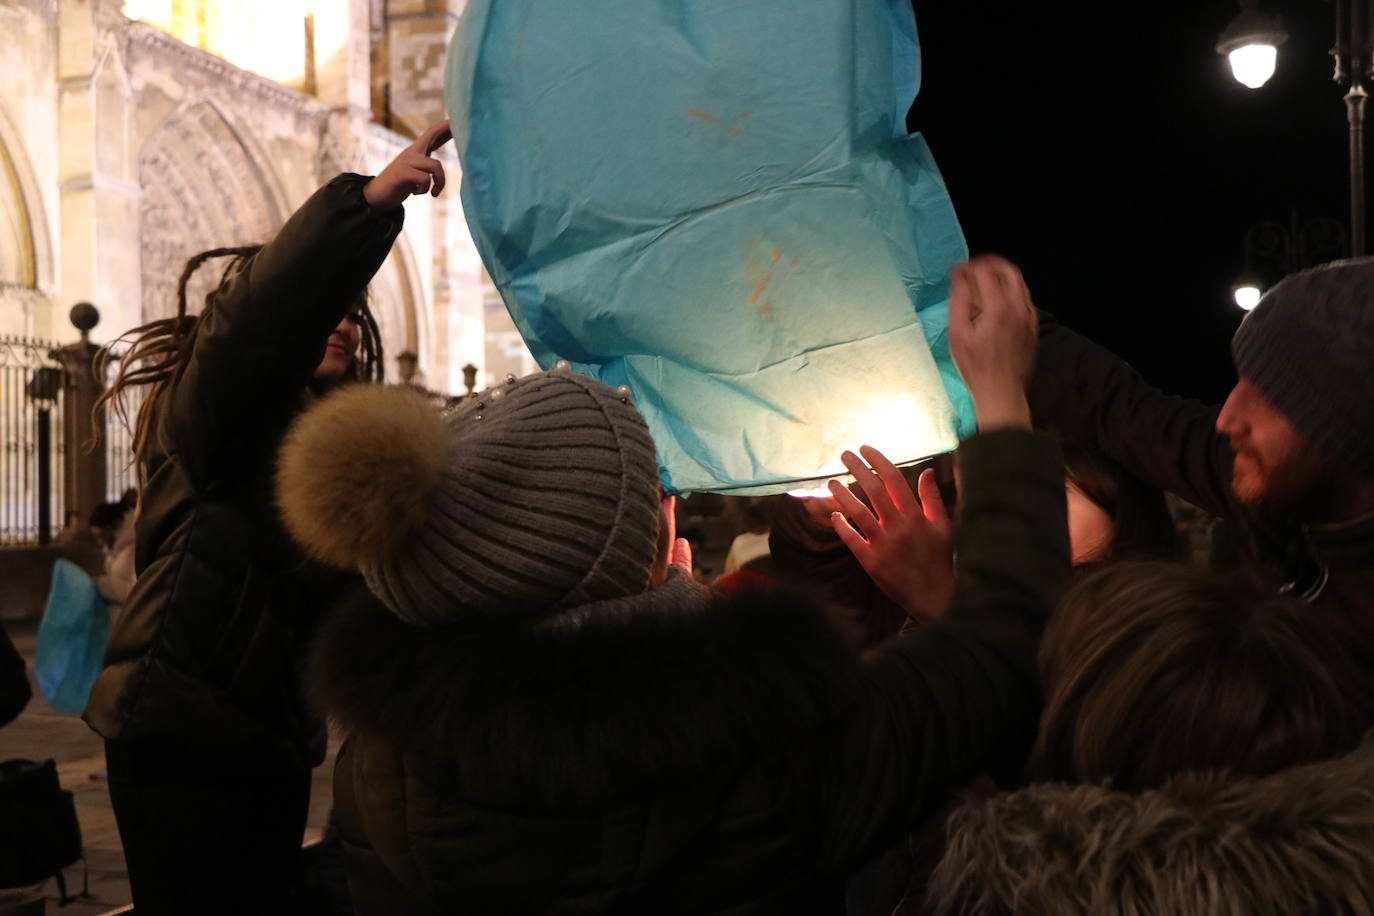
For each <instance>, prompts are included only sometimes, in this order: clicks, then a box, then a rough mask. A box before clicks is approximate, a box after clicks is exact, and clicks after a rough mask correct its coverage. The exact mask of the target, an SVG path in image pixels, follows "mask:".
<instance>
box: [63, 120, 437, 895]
mask: <svg viewBox="0 0 1374 916" xmlns="http://www.w3.org/2000/svg"><path fill="white" fill-rule="evenodd" d="M450 137H451V134H450V132H449V126H448V123H447V122H444V123H442V124H437V125H435V126H434V127H431V128H430V129H429V130H427V131H426V132H425V133H424V134H423V135H422V136H421V137H419V138H418V139H417V140H416V141H415V142H414V143H413V144H411V146H410V147H408V148H407V149H406V150H405V151H404V152H402V153H401V154H400V155H399V156H397V157H396V159H395V160H393V161H392V162H391V163H390V164H389V165H388V166H387V167H386V168H385V169H384V170H383V171H382V173H381V174H380V175H378V176H377V177H376V178H371V179H369V178H366V177H363V176H359V175H341V176H339V177H338V178H335V179H334V180H333V181H331V182H329V183H328V184H327V185H325V186H324V187H323V188H321V189H320V190H319V191H317V192H316V193H315V194H314V195H313V196H312V197H311V198H310V199H309V200H308V201H306V202H305V204H304V205H302V206H301V208H300V209H299V210H297V211H296V213H295V214H294V215H293V216H292V217H291V218H290V219H289V220H287V222H286V224H285V225H284V226H283V227H282V228H281V230H280V231H279V232H278V234H277V236H276V238H274V239H273V240H272V241H270V242H268V243H267V244H266V245H263V246H258V247H249V248H218V249H215V250H213V251H207V252H204V253H202V254H199V255H197V256H195V257H194V258H192V259H191V260H190V262H189V263H188V264H187V265H186V269H185V271H184V272H183V273H182V275H181V279H180V281H179V282H178V284H177V297H178V302H177V314H176V317H174V318H168V319H164V320H161V321H154V322H151V323H149V324H145V325H143V326H142V327H139V328H136V329H134V330H133V331H131V332H129V334H128V335H126V337H125V340H126V341H127V342H128V345H129V349H128V352H127V353H126V355H125V357H124V358H123V360H122V362H121V369H120V372H119V374H118V375H117V376H116V378H115V381H114V383H113V385H112V386H111V387H110V390H109V391H108V392H107V393H106V394H105V396H104V398H103V400H104V401H105V402H110V403H112V404H113V405H114V406H115V407H116V409H121V407H120V405H121V402H120V396H121V394H122V393H123V392H125V391H127V390H129V389H130V388H132V387H133V386H143V387H144V390H145V396H144V400H143V405H142V407H141V408H140V409H139V411H138V414H137V421H136V423H135V430H134V446H135V447H134V451H135V461H136V462H137V465H138V469H139V474H140V477H141V480H142V495H141V500H140V507H139V515H138V520H137V523H136V526H137V527H136V555H137V560H136V565H137V569H138V580H137V583H136V584H135V586H134V588H133V591H132V592H131V593H130V595H129V598H128V602H127V603H126V605H125V609H124V611H123V613H122V614H121V615H120V617H119V620H118V622H117V624H116V625H115V629H114V632H113V634H112V635H111V637H110V643H109V648H108V650H107V652H106V656H105V664H106V667H105V670H104V672H103V673H102V674H101V675H100V678H99V680H98V681H97V682H96V686H95V689H94V690H93V691H92V693H91V698H90V703H89V705H88V706H87V708H86V721H87V722H88V723H89V724H90V725H91V727H92V728H94V729H95V730H96V731H97V732H99V733H100V734H101V735H102V736H103V737H104V738H105V739H106V743H105V755H106V761H107V764H108V771H109V787H110V799H111V801H112V802H113V805H114V811H115V818H116V820H117V821H118V823H119V832H120V837H121V839H122V840H123V843H124V852H125V858H126V860H127V863H128V870H129V882H130V885H131V888H132V891H133V897H134V904H135V906H136V907H137V909H138V912H139V913H140V914H181V916H184V914H191V913H196V914H205V913H275V912H286V911H290V910H291V904H290V902H289V900H288V896H289V890H290V886H291V881H292V877H293V872H294V869H295V866H296V862H297V859H298V853H299V850H300V843H301V836H302V833H303V831H304V828H305V818H306V810H307V805H308V802H309V793H310V770H311V768H312V767H313V766H315V765H317V764H319V763H320V762H321V760H322V759H323V757H324V731H323V728H322V726H321V724H320V723H319V722H318V720H316V719H315V718H314V717H313V716H311V715H310V714H309V713H308V712H307V711H306V708H305V704H304V701H303V699H302V697H301V696H300V690H299V678H298V661H299V658H300V653H301V650H302V643H303V642H304V640H305V639H306V636H307V634H308V632H309V631H310V630H311V629H312V624H313V622H314V621H315V620H316V619H317V618H318V617H319V616H320V613H321V612H322V611H324V610H326V609H327V608H329V607H330V606H331V605H332V604H333V603H334V602H336V601H338V600H339V599H340V598H341V597H342V595H343V594H345V593H346V592H348V591H349V590H351V589H352V588H354V587H357V585H356V584H355V581H354V579H353V578H351V577H347V576H343V575H340V574H338V573H335V572H329V571H326V570H324V569H323V568H322V567H317V566H315V565H314V564H313V563H310V562H308V561H307V560H306V559H305V557H304V556H303V555H301V554H300V553H298V552H297V551H296V550H295V549H293V548H292V547H291V541H290V539H289V538H288V537H287V536H286V534H285V533H284V531H283V530H282V528H281V526H280V523H279V522H278V520H277V515H276V512H275V510H274V500H273V492H272V479H273V468H274V463H275V455H276V453H277V450H278V446H279V444H280V441H281V438H282V436H283V434H284V432H285V430H286V428H287V426H288V425H289V424H290V422H291V420H292V418H293V417H294V416H295V415H296V414H297V413H298V412H299V411H300V410H301V409H302V408H303V407H304V406H305V405H306V404H307V403H309V402H310V401H311V400H313V399H314V398H315V397H317V396H318V395H319V394H321V393H323V391H325V390H327V389H329V388H331V387H333V386H335V385H337V384H339V383H341V382H344V381H348V380H359V381H372V380H379V379H380V376H381V355H382V354H381V345H380V341H379V338H378V334H377V326H376V323H375V322H374V321H373V319H372V315H371V313H370V312H369V310H368V307H367V300H366V288H367V284H368V281H369V280H370V279H371V278H372V275H373V274H374V273H375V272H376V270H377V269H378V267H380V266H381V264H382V261H383V260H384V259H385V258H386V256H387V252H388V251H390V249H391V244H392V242H393V241H394V240H395V238H396V235H397V233H399V232H400V230H401V223H402V219H403V216H404V211H403V210H402V208H401V203H402V202H403V201H404V200H405V199H406V198H407V197H409V196H410V195H412V194H424V193H426V192H432V193H433V194H434V195H435V196H437V195H438V194H439V192H440V191H441V190H442V189H443V187H444V173H443V168H442V166H441V165H440V163H439V161H438V160H436V159H434V158H432V157H431V156H430V154H431V153H432V152H433V151H434V150H435V149H436V148H437V147H438V146H440V145H442V144H443V143H445V142H447V141H448V140H449V139H450ZM221 258H225V259H228V260H227V266H226V267H225V268H224V270H223V273H222V275H221V277H220V282H219V284H218V286H217V287H216V288H215V290H214V291H213V292H212V293H210V295H209V296H207V297H206V300H205V307H204V309H203V310H202V311H201V312H200V314H199V315H188V314H187V307H186V286H187V282H188V281H189V280H190V278H191V276H192V274H193V273H194V272H195V271H196V269H197V268H199V267H200V266H201V265H203V264H205V263H207V262H209V261H212V260H215V259H221ZM360 347H361V351H362V352H361V356H360V355H359V352H358V351H359V349H360ZM99 406H102V405H98V408H99ZM357 581H359V582H360V581H361V580H357Z"/></svg>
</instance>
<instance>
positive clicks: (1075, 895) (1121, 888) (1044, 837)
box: [927, 743, 1374, 916]
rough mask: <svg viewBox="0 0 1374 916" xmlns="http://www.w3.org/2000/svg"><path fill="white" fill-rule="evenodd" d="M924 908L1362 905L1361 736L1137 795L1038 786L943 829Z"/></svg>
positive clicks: (1367, 901)
mask: <svg viewBox="0 0 1374 916" xmlns="http://www.w3.org/2000/svg"><path fill="white" fill-rule="evenodd" d="M927 907H928V908H927V912H928V913H930V914H933V916H1126V914H1130V916H1137V914H1139V916H1145V914H1161V916H1162V914H1170V913H1177V914H1187V916H1238V914H1244V916H1338V914H1348V916H1362V914H1368V913H1374V744H1370V743H1366V744H1365V746H1364V747H1363V748H1361V749H1359V750H1357V751H1355V752H1353V753H1351V754H1349V755H1347V756H1345V757H1342V758H1339V759H1335V760H1329V761H1324V762H1320V763H1314V764H1310V765H1306V766H1299V767H1293V768H1291V769H1288V770H1283V771H1281V772H1279V773H1276V774H1273V775H1270V776H1266V777H1263V778H1256V779H1239V780H1233V779H1228V778H1226V777H1225V776H1224V775H1219V774H1185V775H1182V776H1179V777H1177V778H1176V779H1174V780H1173V781H1172V782H1170V783H1169V784H1167V785H1165V786H1164V787H1163V788H1161V789H1158V790H1156V791H1151V792H1144V793H1140V794H1129V793H1124V792H1114V791H1112V790H1111V789H1108V788H1105V787H1102V786H1069V785H1064V784H1061V783H1044V784H1040V785H1034V786H1030V787H1029V788H1026V789H1022V790H1021V791H1019V792H1014V793H1010V794H1006V795H999V796H996V797H995V798H992V799H991V800H988V801H985V802H981V803H976V804H972V805H969V806H967V807H965V808H963V809H961V810H960V811H959V812H958V813H956V815H955V816H954V819H953V821H952V822H951V825H950V840H949V847H948V851H947V853H946V857H945V860H944V861H943V862H942V863H941V864H940V867H939V868H938V869H936V873H935V876H934V879H933V881H932V884H931V895H930V897H929V899H928V903H927Z"/></svg>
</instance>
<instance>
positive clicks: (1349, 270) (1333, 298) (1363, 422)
mask: <svg viewBox="0 0 1374 916" xmlns="http://www.w3.org/2000/svg"><path fill="white" fill-rule="evenodd" d="M1231 352H1232V355H1233V356H1234V358H1235V362H1236V371H1237V372H1238V373H1239V375H1240V377H1241V378H1243V379H1248V380H1249V381H1250V382H1252V383H1253V384H1254V385H1255V386H1256V387H1257V388H1259V390H1260V392H1261V393H1262V394H1263V395H1264V396H1265V397H1266V398H1268V399H1269V400H1270V401H1272V402H1273V404H1274V405H1275V406H1276V407H1277V408H1278V409H1279V410H1280V411H1282V412H1283V414H1284V416H1286V417H1287V418H1288V420H1289V421H1290V422H1291V423H1292V424H1293V426H1294V427H1296V428H1297V429H1298V431H1300V432H1301V433H1303V434H1304V435H1306V436H1307V437H1308V438H1309V439H1311V440H1312V442H1313V443H1314V444H1315V445H1316V446H1317V447H1318V448H1320V449H1321V450H1322V451H1323V452H1324V453H1325V454H1326V455H1327V456H1328V457H1330V458H1331V459H1333V460H1335V461H1338V462H1340V463H1341V464H1343V465H1345V466H1346V467H1348V468H1350V469H1351V470H1354V471H1357V472H1360V473H1363V474H1368V475H1374V258H1358V259H1355V260H1348V261H1334V262H1332V263H1330V264H1324V265H1322V266H1320V267H1315V268H1313V269H1311V270H1304V271H1302V272H1300V273H1296V274H1292V275H1290V276H1288V277H1286V278H1285V279H1284V280H1282V281H1281V282H1280V283H1278V284H1277V285H1276V286H1275V287H1274V288H1273V289H1271V290H1269V292H1268V293H1266V294H1265V296H1264V298H1263V299H1261V300H1260V301H1259V304H1258V305H1256V306H1255V308H1254V310H1253V311H1252V312H1250V314H1249V315H1247V316H1246V318H1245V320H1244V321H1243V322H1241V326H1240V329H1239V330H1238V331H1236V335H1235V337H1234V338H1232V340H1231Z"/></svg>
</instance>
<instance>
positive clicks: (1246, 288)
mask: <svg viewBox="0 0 1374 916" xmlns="http://www.w3.org/2000/svg"><path fill="white" fill-rule="evenodd" d="M1234 295H1235V297H1236V305H1238V306H1240V307H1241V308H1242V309H1244V310H1245V311H1247V312H1248V311H1250V310H1251V309H1252V308H1254V307H1255V306H1256V305H1259V301H1260V288H1259V287H1258V286H1255V285H1253V284H1250V283H1246V284H1243V285H1241V286H1237V287H1236V288H1235V290H1234Z"/></svg>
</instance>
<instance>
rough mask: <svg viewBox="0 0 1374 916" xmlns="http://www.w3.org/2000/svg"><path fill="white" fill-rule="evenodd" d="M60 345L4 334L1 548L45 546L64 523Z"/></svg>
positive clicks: (0, 346)
mask: <svg viewBox="0 0 1374 916" xmlns="http://www.w3.org/2000/svg"><path fill="white" fill-rule="evenodd" d="M57 347H58V345H57V344H56V343H55V342H53V341H45V340H32V339H29V338H24V337H3V336H0V546H10V545H19V544H46V543H48V542H49V541H50V540H51V539H52V537H53V536H54V535H55V534H56V533H57V531H58V530H59V529H60V528H61V525H62V522H63V518H64V512H63V507H64V505H65V500H64V494H63V486H62V481H63V469H64V467H65V465H64V463H63V462H64V461H65V459H66V451H67V449H66V447H65V445H64V443H63V438H64V437H63V429H64V424H63V417H62V409H63V408H62V389H63V369H62V365H61V363H59V362H58V361H57V360H56V359H55V358H54V357H53V355H52V354H53V351H54V350H56V349H57Z"/></svg>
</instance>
